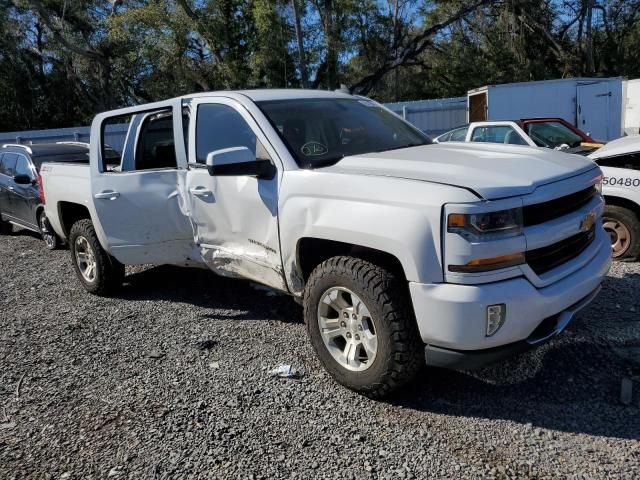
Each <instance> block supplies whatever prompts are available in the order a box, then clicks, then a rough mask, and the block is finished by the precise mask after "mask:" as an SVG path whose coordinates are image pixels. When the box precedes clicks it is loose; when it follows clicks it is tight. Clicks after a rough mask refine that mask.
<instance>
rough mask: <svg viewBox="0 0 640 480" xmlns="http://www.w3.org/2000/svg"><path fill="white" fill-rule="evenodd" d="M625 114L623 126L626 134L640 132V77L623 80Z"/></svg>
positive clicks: (623, 113) (623, 111) (623, 112)
mask: <svg viewBox="0 0 640 480" xmlns="http://www.w3.org/2000/svg"><path fill="white" fill-rule="evenodd" d="M623 92H624V96H623V98H624V106H623V110H622V115H623V116H624V122H623V128H624V133H625V134H626V135H638V134H639V133H640V78H636V79H635V80H625V81H624V82H623Z"/></svg>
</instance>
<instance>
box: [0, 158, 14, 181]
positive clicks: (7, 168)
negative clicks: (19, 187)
mask: <svg viewBox="0 0 640 480" xmlns="http://www.w3.org/2000/svg"><path fill="white" fill-rule="evenodd" d="M17 158H18V155H17V154H15V153H5V154H4V156H3V157H2V165H1V166H0V173H3V174H4V175H8V176H9V177H13V176H14V175H15V171H16V160H17Z"/></svg>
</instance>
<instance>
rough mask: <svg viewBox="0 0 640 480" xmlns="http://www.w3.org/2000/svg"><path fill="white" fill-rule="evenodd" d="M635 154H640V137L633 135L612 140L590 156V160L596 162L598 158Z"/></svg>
mask: <svg viewBox="0 0 640 480" xmlns="http://www.w3.org/2000/svg"><path fill="white" fill-rule="evenodd" d="M635 152H640V135H631V136H628V137H622V138H618V139H617V140H612V141H611V142H609V143H607V144H606V145H605V146H604V147H602V148H600V149H598V150H596V151H595V152H593V153H592V154H591V155H589V158H592V159H594V160H595V159H596V158H605V157H615V156H616V155H624V154H626V153H635Z"/></svg>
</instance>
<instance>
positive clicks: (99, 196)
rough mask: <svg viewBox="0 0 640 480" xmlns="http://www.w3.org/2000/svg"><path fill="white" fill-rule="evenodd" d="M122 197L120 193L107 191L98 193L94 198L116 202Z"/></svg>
mask: <svg viewBox="0 0 640 480" xmlns="http://www.w3.org/2000/svg"><path fill="white" fill-rule="evenodd" d="M119 196H120V192H114V191H113V190H105V191H104V192H100V193H96V194H95V195H94V196H93V198H97V199H105V198H106V199H108V200H115V199H116V198H118V197H119Z"/></svg>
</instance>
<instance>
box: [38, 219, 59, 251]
mask: <svg viewBox="0 0 640 480" xmlns="http://www.w3.org/2000/svg"><path fill="white" fill-rule="evenodd" d="M45 218H46V217H45V214H44V212H42V213H41V214H40V215H39V216H38V227H40V235H42V240H44V243H45V245H46V246H47V248H48V249H49V250H55V249H56V248H58V247H59V246H60V240H58V237H57V236H56V234H55V233H53V232H50V231H49V229H48V228H47V227H46V223H45Z"/></svg>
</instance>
